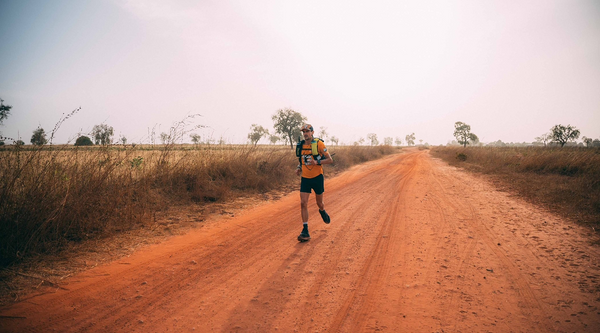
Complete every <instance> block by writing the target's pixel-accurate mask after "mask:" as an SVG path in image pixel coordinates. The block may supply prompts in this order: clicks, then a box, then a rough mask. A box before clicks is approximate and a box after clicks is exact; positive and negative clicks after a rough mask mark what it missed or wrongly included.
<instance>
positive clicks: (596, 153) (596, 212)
mask: <svg viewBox="0 0 600 333" xmlns="http://www.w3.org/2000/svg"><path fill="white" fill-rule="evenodd" d="M432 154H433V155H434V156H437V157H440V158H442V159H443V160H445V161H446V162H448V163H450V164H452V165H455V166H460V167H463V168H465V169H467V170H471V171H475V172H478V173H483V174H488V175H492V176H493V177H494V179H495V180H497V181H499V184H500V185H501V186H503V187H505V188H507V189H510V190H512V191H515V192H517V193H518V194H519V195H521V196H523V197H524V198H526V199H527V200H529V201H531V202H534V203H536V204H540V205H543V206H545V207H547V208H549V209H551V210H553V211H554V212H556V213H558V214H560V215H562V216H564V217H567V218H569V219H571V220H574V221H576V222H578V223H581V224H583V225H586V226H589V227H591V228H594V230H598V229H599V227H600V149H598V148H576V147H564V148H546V147H468V148H462V147H436V148H434V149H432Z"/></svg>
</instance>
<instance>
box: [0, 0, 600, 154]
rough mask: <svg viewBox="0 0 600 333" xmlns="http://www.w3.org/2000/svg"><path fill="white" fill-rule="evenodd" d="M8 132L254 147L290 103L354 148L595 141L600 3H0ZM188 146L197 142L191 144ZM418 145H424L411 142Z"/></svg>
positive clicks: (1, 84) (599, 133)
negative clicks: (371, 139)
mask: <svg viewBox="0 0 600 333" xmlns="http://www.w3.org/2000/svg"><path fill="white" fill-rule="evenodd" d="M0 41H1V44H2V47H1V49H0V98H2V99H4V101H5V102H4V103H5V104H10V105H12V106H13V109H12V114H11V116H10V117H9V118H8V119H6V120H5V121H4V124H3V126H2V127H0V132H2V133H3V134H4V135H5V136H9V137H13V138H16V137H17V135H20V136H21V138H22V139H23V140H24V141H25V142H27V143H29V139H30V137H31V134H32V132H33V130H34V129H35V128H37V127H38V126H42V127H43V128H44V129H45V130H46V131H47V132H49V131H51V130H52V128H53V127H54V125H55V123H56V122H57V121H58V120H59V119H60V117H61V114H62V113H68V112H69V111H72V110H74V109H75V108H77V107H80V106H81V108H82V109H81V111H80V112H79V113H78V114H76V115H75V116H74V117H73V118H71V119H69V120H67V121H66V122H65V123H64V124H63V126H62V127H61V129H60V131H59V132H58V133H57V140H55V142H66V141H67V140H68V139H69V138H74V137H75V136H76V134H77V133H78V132H89V131H90V130H91V128H92V127H93V126H94V125H95V124H100V123H106V124H108V125H110V126H113V127H114V129H115V137H118V136H119V135H124V136H126V137H127V138H128V139H129V141H130V142H132V141H133V142H140V141H146V142H148V129H149V128H152V127H155V126H156V128H157V132H159V133H160V132H162V131H167V130H168V128H169V127H170V126H171V125H172V123H173V122H175V121H178V120H181V119H183V118H184V117H185V116H186V115H189V114H196V113H199V114H201V115H202V117H201V118H198V120H197V122H196V124H199V125H205V126H207V128H205V129H202V130H198V131H196V132H197V133H199V134H201V135H203V136H212V137H213V138H215V139H219V138H220V137H223V138H224V139H225V140H226V141H227V142H230V143H243V142H246V141H247V135H248V132H249V130H250V126H251V124H253V123H256V124H259V125H262V126H264V127H268V128H270V129H271V128H272V125H273V122H272V120H271V116H272V115H273V114H274V113H275V112H276V111H277V110H278V109H281V108H286V107H289V108H292V109H294V110H296V111H299V112H301V113H302V114H304V115H305V116H307V118H308V120H309V122H310V123H312V124H313V125H314V126H315V128H319V127H321V126H324V127H326V128H327V131H328V132H329V134H330V135H335V136H337V137H338V138H339V139H340V141H341V142H344V143H348V144H351V143H352V142H354V141H356V140H358V139H359V138H360V137H366V136H367V134H368V133H376V134H377V135H378V137H379V139H380V141H383V138H384V137H400V138H401V139H402V140H403V141H404V136H405V135H406V134H410V133H412V132H414V133H415V135H416V138H417V140H419V139H422V140H423V142H424V143H425V142H428V143H429V144H445V143H447V142H448V141H450V140H452V139H453V136H452V133H453V129H454V122H456V121H463V122H466V123H467V124H469V125H471V129H472V131H473V132H474V133H475V134H477V135H478V136H479V138H480V139H481V141H483V142H490V141H496V140H502V141H505V142H522V141H527V142H531V141H533V140H534V138H535V137H536V136H539V135H541V134H543V133H545V132H547V131H548V130H549V129H550V128H551V127H552V126H553V125H556V124H564V125H566V124H571V125H574V126H576V127H577V128H579V129H580V130H581V134H582V136H584V135H585V136H588V137H592V138H600V2H599V1H593V0H588V1H577V0H564V1H556V0H541V1H527V0H523V1H521V0H519V1H517V0H514V1H511V0H498V1H493V0H492V1H479V0H473V1H349V0H344V1H323V0H321V1H283V0H279V1H275V0H273V1H242V0H240V1H192V0H187V1H157V0H97V1H79V0H64V1H61V0H52V1H41V0H40V1H29V0H0ZM188 141H189V139H188ZM417 142H418V141H417Z"/></svg>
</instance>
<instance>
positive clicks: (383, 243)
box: [330, 164, 415, 332]
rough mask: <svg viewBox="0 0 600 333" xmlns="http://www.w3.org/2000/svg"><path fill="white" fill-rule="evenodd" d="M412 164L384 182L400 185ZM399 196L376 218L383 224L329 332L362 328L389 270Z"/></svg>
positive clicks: (394, 172)
mask: <svg viewBox="0 0 600 333" xmlns="http://www.w3.org/2000/svg"><path fill="white" fill-rule="evenodd" d="M414 168H415V164H412V165H410V168H409V169H408V170H404V169H401V168H398V169H394V170H393V172H392V173H390V175H388V177H386V179H390V180H389V182H388V183H389V184H392V187H394V188H395V187H398V188H402V187H403V186H402V185H403V184H404V183H405V182H406V181H407V179H410V177H411V175H412V174H413V172H414ZM390 176H392V177H390ZM399 198H400V197H397V198H393V199H392V200H390V202H389V203H387V204H386V206H391V207H390V208H388V210H387V212H386V213H385V215H384V217H383V218H382V219H379V221H378V222H379V223H378V224H382V225H383V227H382V228H381V230H380V232H379V234H378V236H377V242H376V244H375V246H374V248H373V249H372V250H371V253H372V255H370V256H369V260H368V261H367V262H366V263H365V264H364V266H363V268H362V270H361V272H360V274H359V279H358V281H357V283H356V287H355V289H354V290H353V291H352V292H351V293H350V294H349V295H348V297H347V299H346V300H345V301H344V303H343V305H342V307H341V309H340V310H339V311H338V313H337V314H336V316H335V318H334V320H333V323H332V324H331V327H330V330H331V331H332V332H339V331H352V330H353V331H356V332H360V331H362V330H364V328H365V327H364V326H365V322H366V321H367V316H368V315H370V314H371V310H372V308H373V304H372V303H373V300H372V297H375V296H376V295H377V292H376V290H377V288H378V287H379V286H380V285H381V280H382V279H385V278H386V277H387V276H388V273H389V268H390V265H391V263H390V258H389V254H390V253H389V252H390V244H394V243H395V241H396V238H397V237H396V235H395V232H393V231H394V230H395V229H396V228H394V227H395V226H394V223H395V221H394V220H395V217H396V216H397V214H398V206H399V201H400V200H399ZM357 296H360V297H357ZM363 298H364V299H363ZM351 308H357V309H360V311H356V313H354V314H353V316H350V314H351ZM348 319H350V320H348Z"/></svg>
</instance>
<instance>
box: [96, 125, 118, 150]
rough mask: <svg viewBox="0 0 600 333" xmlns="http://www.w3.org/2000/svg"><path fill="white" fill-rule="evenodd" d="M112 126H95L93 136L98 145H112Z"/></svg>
mask: <svg viewBox="0 0 600 333" xmlns="http://www.w3.org/2000/svg"><path fill="white" fill-rule="evenodd" d="M113 133H114V131H113V128H112V126H108V125H106V124H100V125H95V126H94V128H93V129H92V133H91V134H92V136H93V137H94V141H95V142H96V144H97V145H109V144H111V143H112V136H113Z"/></svg>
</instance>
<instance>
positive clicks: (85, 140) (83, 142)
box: [75, 135, 94, 146]
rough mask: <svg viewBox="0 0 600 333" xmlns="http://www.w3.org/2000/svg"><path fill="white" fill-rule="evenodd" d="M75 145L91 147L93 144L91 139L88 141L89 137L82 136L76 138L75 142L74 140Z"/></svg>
mask: <svg viewBox="0 0 600 333" xmlns="http://www.w3.org/2000/svg"><path fill="white" fill-rule="evenodd" d="M75 145H76V146H93V145H94V143H93V142H92V139H90V137H89V136H85V135H82V136H80V137H78V138H77V140H75Z"/></svg>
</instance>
